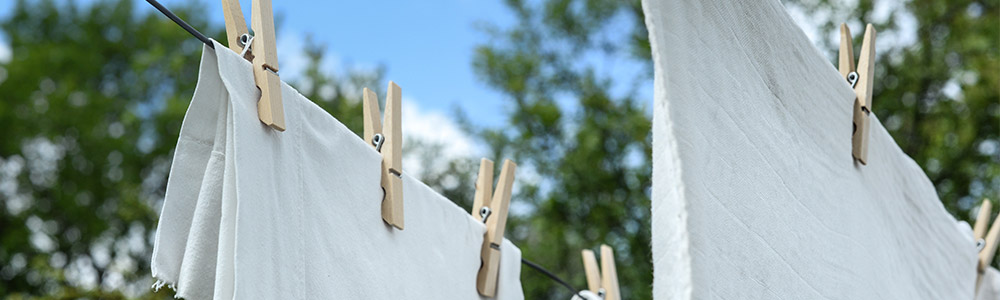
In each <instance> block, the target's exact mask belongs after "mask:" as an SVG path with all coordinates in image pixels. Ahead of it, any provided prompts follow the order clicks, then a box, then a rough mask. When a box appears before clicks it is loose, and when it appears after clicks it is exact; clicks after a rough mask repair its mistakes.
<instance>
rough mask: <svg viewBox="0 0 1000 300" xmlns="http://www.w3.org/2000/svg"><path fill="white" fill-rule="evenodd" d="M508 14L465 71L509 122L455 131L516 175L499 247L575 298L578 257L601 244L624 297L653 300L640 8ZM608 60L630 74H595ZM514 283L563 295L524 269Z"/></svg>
mask: <svg viewBox="0 0 1000 300" xmlns="http://www.w3.org/2000/svg"><path fill="white" fill-rule="evenodd" d="M507 5H508V7H509V8H510V9H511V11H513V12H514V13H515V15H516V16H517V21H516V23H515V24H514V25H513V26H511V27H509V28H490V30H488V32H490V33H491V36H490V37H491V40H490V42H488V43H486V44H484V45H481V46H480V47H478V48H477V49H476V53H475V57H474V60H473V62H472V65H473V68H474V70H475V71H476V74H477V75H478V76H479V77H480V78H481V79H482V80H483V81H485V82H486V83H487V84H488V85H489V86H490V87H491V88H493V89H495V90H497V91H500V92H501V93H502V94H503V95H504V96H505V98H506V100H507V101H508V107H509V114H508V122H507V124H506V126H504V127H501V128H477V127H476V126H475V124H472V123H471V122H468V121H465V122H463V125H464V127H466V128H474V129H473V130H472V131H473V133H475V134H476V135H477V136H479V137H480V138H481V139H482V140H483V141H484V142H485V143H486V144H487V145H489V146H490V149H491V151H492V153H493V154H494V156H495V158H494V160H496V159H500V158H512V159H514V160H515V161H516V162H517V163H518V164H519V166H520V169H519V172H518V178H520V179H519V180H518V182H517V185H516V191H517V194H515V196H514V198H513V199H512V201H513V202H512V204H511V205H512V208H511V211H512V214H511V219H510V221H509V224H508V228H509V229H508V234H507V237H508V238H510V239H511V240H513V241H514V243H515V244H517V245H518V246H519V247H521V251H522V255H523V257H524V258H526V259H529V260H532V261H534V262H537V263H540V264H542V265H543V266H545V267H547V268H549V269H550V270H552V271H554V272H555V273H556V274H558V275H560V276H563V277H564V279H567V280H569V282H570V283H572V284H573V285H574V286H576V287H577V288H586V285H585V281H584V276H583V263H582V257H581V255H580V251H581V250H583V249H597V247H598V246H599V245H600V244H605V243H606V244H609V245H610V246H611V247H612V248H614V250H615V258H616V262H617V264H618V276H619V282H621V288H622V295H623V297H624V298H626V299H648V298H651V297H652V296H651V293H652V287H651V285H652V261H651V259H652V258H651V254H650V251H651V247H650V232H649V226H650V223H649V220H650V219H649V217H650V199H649V188H650V174H651V171H652V169H651V164H650V159H649V157H650V152H651V145H650V142H651V139H650V129H651V125H650V115H651V111H650V110H649V109H648V108H649V107H650V106H649V105H648V104H649V103H651V100H652V99H643V98H640V95H641V93H640V92H639V90H638V89H639V88H642V87H645V86H648V85H647V84H645V83H648V82H649V81H650V80H651V79H652V73H651V70H652V68H651V67H650V65H651V63H652V62H651V61H649V57H650V56H649V43H648V40H647V33H646V29H645V27H644V25H643V24H644V19H643V16H642V9H641V7H640V4H639V1H599V0H591V1H573V0H553V1H541V2H540V3H536V2H531V3H528V2H521V1H507ZM608 58H610V59H622V58H623V59H624V60H627V61H629V62H630V63H632V64H635V65H638V66H639V67H638V69H639V70H638V71H637V72H636V74H631V76H628V77H624V78H623V77H615V76H611V75H610V74H608V73H607V72H605V71H603V70H600V69H599V68H598V67H597V66H596V63H595V61H603V60H606V59H608ZM620 86H625V87H629V88H626V90H625V91H620V90H616V87H620ZM647 92H648V91H647ZM646 95H649V93H647V94H646ZM516 208H519V209H516ZM518 211H521V213H518ZM521 279H522V281H521V283H522V286H523V287H524V292H525V298H527V299H558V298H568V297H569V296H570V295H569V294H568V293H567V291H565V290H564V289H563V288H562V287H561V286H559V285H557V284H555V283H554V282H553V281H551V280H550V279H548V278H546V277H545V276H544V275H541V274H539V273H537V272H535V271H533V270H530V269H524V270H523V271H522V273H521Z"/></svg>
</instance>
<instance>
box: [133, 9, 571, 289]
mask: <svg viewBox="0 0 1000 300" xmlns="http://www.w3.org/2000/svg"><path fill="white" fill-rule="evenodd" d="M146 2H148V3H149V4H150V5H152V6H153V7H155V8H156V10H158V11H160V13H162V14H163V15H165V16H166V17H167V18H169V19H170V20H172V21H174V23H176V24H177V25H179V26H180V27H181V28H183V29H184V30H185V31H187V32H188V33H190V34H191V35H193V36H194V37H195V38H197V39H198V40H201V41H202V42H204V43H205V45H208V47H209V48H212V49H215V44H214V43H212V40H211V39H209V38H208V37H207V36H205V35H204V34H202V33H201V32H200V31H198V30H197V29H195V28H194V27H192V26H191V25H190V24H188V23H187V22H185V21H184V20H183V19H181V18H180V17H178V16H177V15H176V14H174V13H173V12H172V11H170V9H167V8H166V7H164V6H163V5H162V4H160V3H159V2H157V1H156V0H146ZM521 263H523V264H524V265H526V266H529V267H531V268H532V269H535V270H536V271H538V272H540V273H542V274H545V275H546V276H548V277H549V278H550V279H552V280H553V281H555V282H556V283H559V284H560V285H562V286H563V287H565V288H566V289H568V290H569V291H570V293H572V294H574V295H577V296H578V297H580V298H581V299H583V296H581V295H580V290H578V289H576V288H574V287H573V286H572V285H570V284H569V283H567V282H566V281H565V280H563V279H562V278H560V277H559V276H557V275H555V274H554V273H552V272H551V271H549V270H547V269H545V268H544V267H542V266H541V265H539V264H537V263H534V262H532V261H529V260H527V259H525V258H521Z"/></svg>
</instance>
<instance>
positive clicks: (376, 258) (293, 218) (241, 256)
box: [152, 43, 523, 299]
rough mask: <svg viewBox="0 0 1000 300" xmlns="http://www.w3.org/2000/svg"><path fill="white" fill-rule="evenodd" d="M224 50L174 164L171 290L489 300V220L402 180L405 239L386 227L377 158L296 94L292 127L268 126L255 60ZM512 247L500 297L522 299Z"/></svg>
mask: <svg viewBox="0 0 1000 300" xmlns="http://www.w3.org/2000/svg"><path fill="white" fill-rule="evenodd" d="M215 49H216V50H212V49H209V48H207V47H206V48H205V52H204V54H203V55H202V62H201V74H200V75H199V78H198V87H197V89H196V91H195V96H194V99H193V100H192V102H191V106H190V107H189V109H188V113H187V115H186V116H185V119H184V123H183V125H182V127H181V136H180V139H179V141H178V143H177V149H176V152H175V155H174V161H173V165H172V169H171V173H170V178H169V181H168V185H167V194H166V200H165V201H164V206H163V211H162V213H161V216H160V221H159V227H158V229H157V232H156V241H155V246H154V250H153V258H152V271H153V276H154V277H155V278H157V279H159V280H160V282H161V283H160V284H159V285H162V284H168V285H170V286H171V287H173V288H175V289H176V291H177V293H176V295H177V296H178V297H184V298H186V299H207V298H216V299H223V298H225V299H232V298H235V299H330V298H339V299H478V298H480V297H479V294H478V292H477V291H476V273H477V271H478V269H479V266H480V258H479V255H480V247H481V243H482V241H483V233H484V232H485V227H484V226H483V225H482V224H481V223H478V222H476V221H475V220H474V219H472V217H471V216H470V215H469V213H468V212H466V211H464V210H462V209H460V208H459V207H458V206H456V205H454V204H453V203H451V202H450V201H449V200H448V199H445V198H443V197H442V196H440V195H438V194H437V193H435V192H434V191H432V190H431V189H430V188H428V187H427V186H426V185H424V184H423V183H421V182H419V181H417V180H415V179H413V178H411V177H409V176H408V175H407V174H406V173H405V170H404V173H403V176H402V177H403V190H404V195H405V198H404V199H405V201H404V203H405V204H404V205H405V218H406V230H403V231H399V230H397V229H394V228H392V227H390V226H387V225H385V223H383V221H382V218H381V209H380V207H381V199H382V189H381V187H380V177H379V176H380V175H379V171H380V163H381V157H380V156H379V154H378V153H377V152H375V150H374V149H372V147H370V146H368V145H366V144H365V143H364V142H363V141H362V140H361V139H360V138H359V137H358V136H357V135H355V134H354V133H352V132H351V131H350V130H348V129H347V128H346V127H344V125H343V124H341V123H340V122H338V121H337V120H336V119H334V118H333V117H331V116H330V115H329V114H327V113H326V112H325V111H323V110H322V109H321V108H319V107H318V106H316V105H315V104H313V103H312V102H311V101H309V100H308V99H306V98H304V97H303V96H302V95H300V94H299V93H298V92H297V91H295V90H294V89H293V88H291V87H290V86H288V85H286V84H282V99H283V101H284V109H285V114H286V115H285V116H286V118H285V119H286V122H287V128H288V130H287V131H285V132H278V131H275V130H272V129H270V128H267V127H266V126H264V125H262V124H261V123H260V121H258V119H257V105H256V104H257V99H258V97H259V91H258V89H257V88H256V86H255V84H254V81H253V74H252V71H251V70H252V69H251V65H250V63H249V62H247V61H245V60H243V59H241V58H240V57H239V56H238V55H237V54H236V53H234V52H232V51H230V50H228V49H227V48H226V47H224V46H222V45H220V44H218V43H216V44H215ZM358 113H359V114H360V113H361V111H358ZM470 188H473V187H470ZM501 247H502V248H501V249H502V251H501V253H502V257H501V260H500V263H501V268H500V281H499V283H498V291H497V298H496V299H522V298H523V295H522V291H521V283H520V250H519V249H518V248H517V247H515V246H514V245H513V244H511V243H510V242H509V241H506V240H505V241H504V243H503V245H502V246H501Z"/></svg>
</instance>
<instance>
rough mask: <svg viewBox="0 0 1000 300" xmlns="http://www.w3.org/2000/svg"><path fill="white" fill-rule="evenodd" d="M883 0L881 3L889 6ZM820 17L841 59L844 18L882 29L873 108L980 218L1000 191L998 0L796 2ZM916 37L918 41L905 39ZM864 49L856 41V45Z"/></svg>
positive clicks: (964, 209)
mask: <svg viewBox="0 0 1000 300" xmlns="http://www.w3.org/2000/svg"><path fill="white" fill-rule="evenodd" d="M884 4H886V3H881V4H880V5H884ZM790 5H791V6H794V7H797V8H802V9H803V11H805V12H806V14H807V15H809V16H811V17H812V19H813V20H819V21H818V22H817V23H818V24H819V32H820V37H822V38H823V39H822V40H820V41H817V42H818V44H820V46H821V48H822V49H823V50H825V52H826V53H827V54H828V56H829V57H830V59H831V62H835V60H836V57H837V52H838V51H839V43H840V40H839V38H838V35H837V34H839V30H840V29H839V26H840V23H844V22H846V23H848V25H851V27H852V28H853V29H854V32H852V33H853V34H854V38H855V39H854V45H855V47H860V46H861V38H862V33H863V30H864V29H863V27H862V24H864V23H872V24H873V25H874V26H875V28H876V29H877V30H878V38H877V39H879V40H886V41H889V42H885V43H879V44H878V45H879V47H876V48H875V52H876V55H877V59H876V65H875V81H874V83H875V86H874V93H875V94H874V95H875V96H874V98H873V100H872V106H873V107H872V111H873V112H874V113H875V115H877V116H878V118H879V120H880V121H881V122H882V124H883V125H884V126H885V127H886V129H888V130H889V133H890V134H892V137H893V138H894V139H895V140H896V143H897V144H899V146H900V148H902V149H903V151H904V152H906V154H908V155H909V156H910V157H912V158H913V159H914V160H915V161H916V162H917V163H918V164H920V166H921V167H922V168H923V169H924V171H925V172H926V173H927V176H928V177H930V179H931V182H933V183H934V186H935V187H936V188H937V192H938V196H939V197H940V198H941V202H942V203H944V205H945V207H946V208H947V209H948V211H950V212H951V213H952V214H954V215H955V216H956V217H957V218H959V219H963V220H967V221H970V223H971V222H973V221H974V220H973V218H975V216H974V215H973V213H974V212H976V208H977V207H978V204H979V202H980V201H982V199H984V198H990V199H992V201H994V206H995V205H996V203H997V202H996V201H997V200H998V198H1000V50H998V47H1000V1H996V0H985V1H973V0H924V1H905V2H902V3H897V4H890V5H888V6H887V7H883V8H881V9H877V8H876V3H875V2H873V1H866V0H862V1H859V3H858V6H857V7H846V6H844V5H843V4H842V3H841V2H839V1H827V0H812V1H795V2H793V3H791V4H790ZM907 36H912V38H913V39H915V40H913V41H905V40H904V39H905V37H907ZM855 51H857V49H855Z"/></svg>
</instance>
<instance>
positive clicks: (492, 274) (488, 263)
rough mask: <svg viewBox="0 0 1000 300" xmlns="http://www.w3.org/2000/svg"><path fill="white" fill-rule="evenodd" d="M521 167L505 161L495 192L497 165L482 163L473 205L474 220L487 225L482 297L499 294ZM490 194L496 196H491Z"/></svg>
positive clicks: (480, 287)
mask: <svg viewBox="0 0 1000 300" xmlns="http://www.w3.org/2000/svg"><path fill="white" fill-rule="evenodd" d="M516 168H517V165H515V164H514V162H512V161H510V160H509V159H508V160H505V161H504V162H503V169H501V170H500V181H498V182H497V188H496V191H494V190H493V161H491V160H489V159H485V158H483V159H482V160H481V161H480V162H479V178H478V179H476V196H475V198H474V200H473V204H472V216H473V218H475V219H476V220H477V221H480V222H484V223H485V224H486V234H485V236H484V238H483V247H482V250H481V251H480V259H482V265H481V266H480V267H479V274H478V275H477V277H476V289H478V290H479V294H480V295H483V296H486V297H493V296H495V295H496V292H497V276H498V274H499V270H500V244H501V243H503V232H504V227H506V226H507V208H508V207H510V193H511V190H512V187H513V186H514V170H515V169H516ZM490 192H492V193H493V195H492V196H490Z"/></svg>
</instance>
